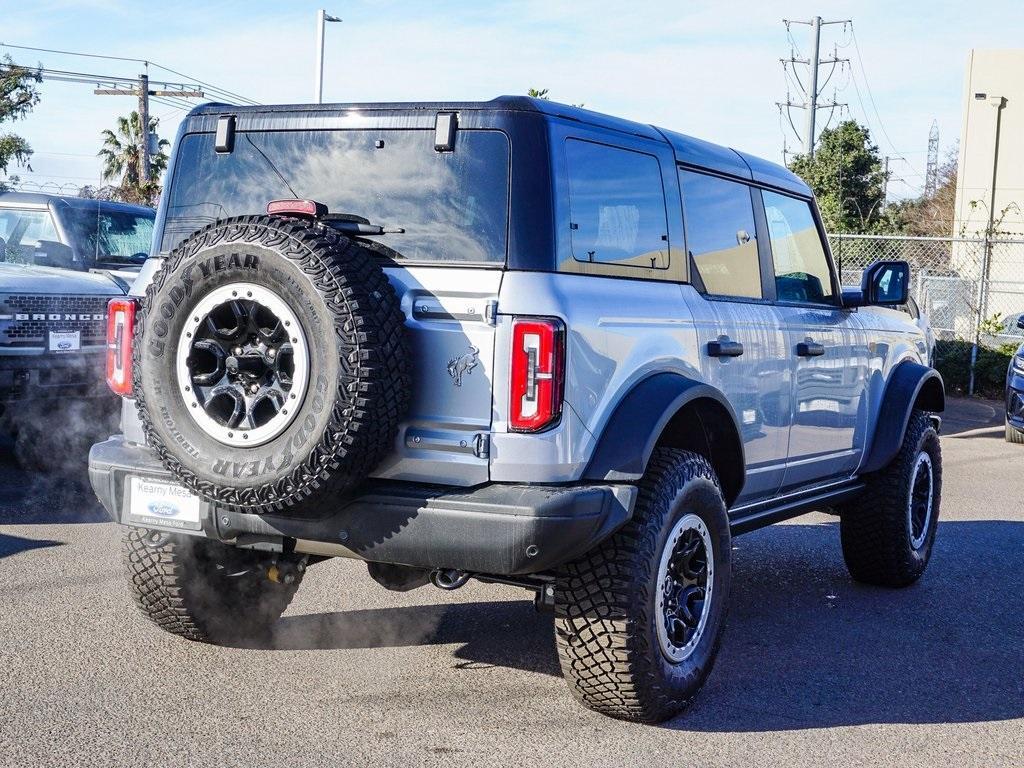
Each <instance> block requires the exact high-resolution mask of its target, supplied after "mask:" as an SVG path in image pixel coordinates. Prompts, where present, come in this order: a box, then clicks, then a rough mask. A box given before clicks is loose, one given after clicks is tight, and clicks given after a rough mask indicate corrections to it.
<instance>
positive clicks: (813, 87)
mask: <svg viewBox="0 0 1024 768" xmlns="http://www.w3.org/2000/svg"><path fill="white" fill-rule="evenodd" d="M850 21H851V20H850V19H837V20H835V21H822V18H821V16H815V17H814V18H813V19H811V20H810V21H791V20H789V19H783V20H782V23H783V24H785V25H786V28H787V29H789V26H790V25H791V24H807V25H809V26H810V27H811V55H810V57H809V58H806V59H797V58H795V57H794V56H793V53H792V52H791V53H790V57H789V58H788V59H780V61H781V62H782V66H783V68H786V66H787V65H789V64H793V65H796V64H803V65H806V66H807V68H808V69H809V70H810V80H809V83H808V86H807V88H804V86H803V83H802V82H801V81H800V78H799V76H798V75H796V72H795V68H794V76H795V77H796V80H797V83H798V84H799V86H800V88H801V90H803V91H804V96H805V101H803V102H793V101H792V99H790V97H789V94H788V93H787V94H786V100H785V101H784V102H776V106H777V107H778V108H779V109H780V110H781V109H782V108H783V107H786V109H787V114H788V110H789V109H792V108H794V107H795V108H796V109H806V110H807V119H806V121H805V122H804V132H803V137H802V138H803V145H804V154H806V155H807V156H808V157H809V158H813V157H814V140H815V131H816V122H817V115H818V110H819V109H831V110H833V111H834V110H835V109H836V108H837V107H845V106H846V105H845V104H839V103H838V102H837V101H836V100H835V98H833V99H832V101H831V102H829V103H825V104H823V103H821V102H819V100H818V99H819V97H820V96H821V91H822V89H823V88H824V85H819V82H820V79H819V77H818V74H819V67H820V66H821V65H822V64H831V65H832V71H833V72H834V71H835V67H836V66H838V65H839V64H849V61H850V60H849V59H840V58H839V57H838V56H837V55H836V53H833V54H832V58H830V59H822V58H821V28H822V27H824V26H828V25H829V24H844V25H845V24H849V23H850ZM831 77H832V73H831V72H830V73H829V76H828V78H826V80H825V85H827V84H828V81H829V80H830V79H831ZM829 116H830V117H831V113H829ZM790 125H791V126H792V125H793V120H792V118H790ZM793 130H794V132H796V128H795V126H794V127H793Z"/></svg>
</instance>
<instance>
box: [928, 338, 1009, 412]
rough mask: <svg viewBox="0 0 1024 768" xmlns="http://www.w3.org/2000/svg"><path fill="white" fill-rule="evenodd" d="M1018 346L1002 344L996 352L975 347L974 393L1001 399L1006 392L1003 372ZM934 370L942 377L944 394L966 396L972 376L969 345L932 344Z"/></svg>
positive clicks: (1004, 373) (952, 342)
mask: <svg viewBox="0 0 1024 768" xmlns="http://www.w3.org/2000/svg"><path fill="white" fill-rule="evenodd" d="M1016 351H1017V345H1016V344H1015V343H1011V344H1001V345H1000V346H999V347H997V348H995V349H990V348H988V347H978V359H977V361H976V362H975V365H974V393H975V394H977V395H981V396H983V397H991V398H995V399H1001V398H1002V397H1003V393H1004V392H1005V388H1006V369H1007V368H1008V367H1009V365H1010V358H1012V357H1013V355H1014V353H1015V352H1016ZM935 368H936V370H937V371H938V372H939V373H941V374H942V379H943V381H944V382H945V384H946V393H947V394H951V395H953V394H956V395H966V394H967V388H968V386H969V383H970V376H971V342H969V341H961V340H955V341H937V342H935Z"/></svg>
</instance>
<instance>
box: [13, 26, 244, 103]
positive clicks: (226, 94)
mask: <svg viewBox="0 0 1024 768" xmlns="http://www.w3.org/2000/svg"><path fill="white" fill-rule="evenodd" d="M0 48H15V49H18V50H22V51H36V52H40V53H55V54H59V55H62V56H82V57H84V58H89V59H107V60H110V61H130V62H133V63H136V64H142V65H143V66H146V67H149V66H153V67H156V68H157V69H162V70H163V71H164V72H170V73H171V74H172V75H177V76H178V77H184V78H186V79H187V80H192V81H194V82H195V83H197V84H198V85H202V86H205V87H206V88H207V89H208V90H209V91H210V92H211V93H214V94H215V95H217V96H218V98H228V99H236V100H238V101H240V102H242V103H243V104H249V105H253V106H255V105H258V104H259V102H258V101H254V100H253V99H250V98H247V97H245V96H242V95H240V94H237V93H234V92H232V91H229V90H227V89H226V88H221V87H219V86H215V85H213V84H212V83H207V82H204V81H202V80H200V79H198V78H195V77H192V76H191V75H186V74H184V73H182V72H178V71H177V70H174V69H171V68H170V67H165V66H164V65H163V64H160V63H158V62H155V61H151V60H149V59H133V58H129V57H127V56H110V55H108V54H101V53H84V52H82V51H65V50H60V49H58V48H40V47H36V46H31V45H14V44H12V43H2V42H0Z"/></svg>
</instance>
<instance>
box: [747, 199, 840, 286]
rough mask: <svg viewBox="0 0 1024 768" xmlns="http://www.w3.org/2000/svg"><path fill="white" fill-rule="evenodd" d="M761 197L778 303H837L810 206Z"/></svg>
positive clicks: (795, 200)
mask: <svg viewBox="0 0 1024 768" xmlns="http://www.w3.org/2000/svg"><path fill="white" fill-rule="evenodd" d="M761 196H762V198H763V199H764V212H765V217H766V218H767V220H768V235H769V237H770V239H771V243H772V262H773V263H774V269H775V293H776V296H777V298H778V300H779V301H789V302H795V303H799V304H831V303H834V301H835V292H834V291H833V288H832V272H831V270H830V269H829V265H828V258H827V257H826V256H825V248H824V246H823V245H822V244H821V237H820V235H819V234H818V227H817V226H816V225H815V222H814V214H813V213H812V212H811V205H810V203H808V202H807V201H806V200H799V199H797V198H795V197H788V196H786V195H780V194H778V193H776V192H768V191H767V190H765V191H763V192H762V193H761Z"/></svg>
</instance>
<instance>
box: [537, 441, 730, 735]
mask: <svg viewBox="0 0 1024 768" xmlns="http://www.w3.org/2000/svg"><path fill="white" fill-rule="evenodd" d="M695 478H706V479H709V480H711V481H713V482H714V484H715V486H716V487H717V488H718V490H719V493H721V486H720V484H719V482H718V478H717V476H716V475H715V471H714V469H712V467H711V464H710V463H709V462H708V460H707V459H706V458H704V457H703V456H701V455H699V454H696V453H691V452H689V451H682V450H676V449H669V448H658V449H656V450H655V451H654V452H653V454H652V455H651V459H650V462H649V463H648V466H647V472H646V474H645V475H644V478H643V480H642V481H641V482H640V485H639V494H638V497H637V501H636V506H635V509H634V512H633V517H632V518H631V519H630V521H629V522H628V523H626V525H625V526H623V527H622V528H621V529H620V530H619V531H618V532H616V533H615V534H614V535H613V536H612V537H611V538H609V539H608V540H607V541H605V542H604V543H603V544H601V545H600V546H599V547H597V548H596V549H594V550H592V551H591V552H589V553H587V554H586V555H584V556H583V557H582V558H580V559H578V560H576V561H574V562H572V563H569V564H568V565H565V566H563V567H562V568H561V569H560V570H559V573H558V578H557V581H556V591H555V637H556V642H557V646H558V657H559V662H560V664H561V667H562V674H563V676H564V677H565V680H566V682H567V683H568V684H569V688H570V690H571V691H572V693H573V696H574V697H575V698H576V699H577V700H578V701H580V702H581V703H582V704H583V705H584V706H586V707H588V708H589V709H592V710H595V711H597V712H600V713H602V714H605V715H609V716H611V717H615V718H619V719H623V720H632V721H637V722H660V721H661V720H664V719H665V718H666V717H668V716H671V715H673V714H676V713H678V712H679V711H681V710H683V709H684V708H685V707H686V706H687V705H688V704H689V703H690V701H692V700H693V698H694V697H695V696H696V694H697V693H698V692H699V688H698V689H697V690H695V691H693V692H692V693H691V695H690V696H688V697H686V698H680V697H678V696H677V695H676V694H674V693H673V692H672V691H669V690H665V689H664V688H663V687H662V686H661V684H660V682H659V680H658V677H657V675H656V674H655V672H654V667H653V665H652V660H653V659H655V658H656V657H657V656H660V654H661V649H660V647H658V645H657V640H655V641H654V643H653V644H650V643H648V637H647V634H646V632H645V631H644V626H645V625H646V623H647V622H648V621H649V618H648V615H647V614H648V611H647V609H646V606H645V605H639V606H638V605H635V604H634V600H635V595H637V594H638V592H639V590H638V588H637V585H638V584H642V583H646V582H648V581H649V580H651V579H654V578H655V576H656V573H657V568H658V562H659V558H660V552H659V551H658V537H659V533H660V532H661V530H662V528H663V527H664V526H665V524H666V518H667V517H668V516H669V515H671V514H672V502H673V500H674V499H675V497H676V494H677V492H678V490H679V489H680V488H682V487H683V486H685V485H686V484H687V483H689V482H691V481H692V480H694V479H695ZM723 506H724V502H723ZM720 597H721V598H724V599H727V597H728V596H727V595H722V596H720ZM634 611H635V613H634ZM723 623H724V615H723ZM720 642H721V634H720V633H719V634H718V635H717V636H716V637H715V640H714V648H713V650H712V653H711V659H712V660H713V659H714V656H715V654H717V652H718V646H719V644H720ZM655 663H656V662H655Z"/></svg>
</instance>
